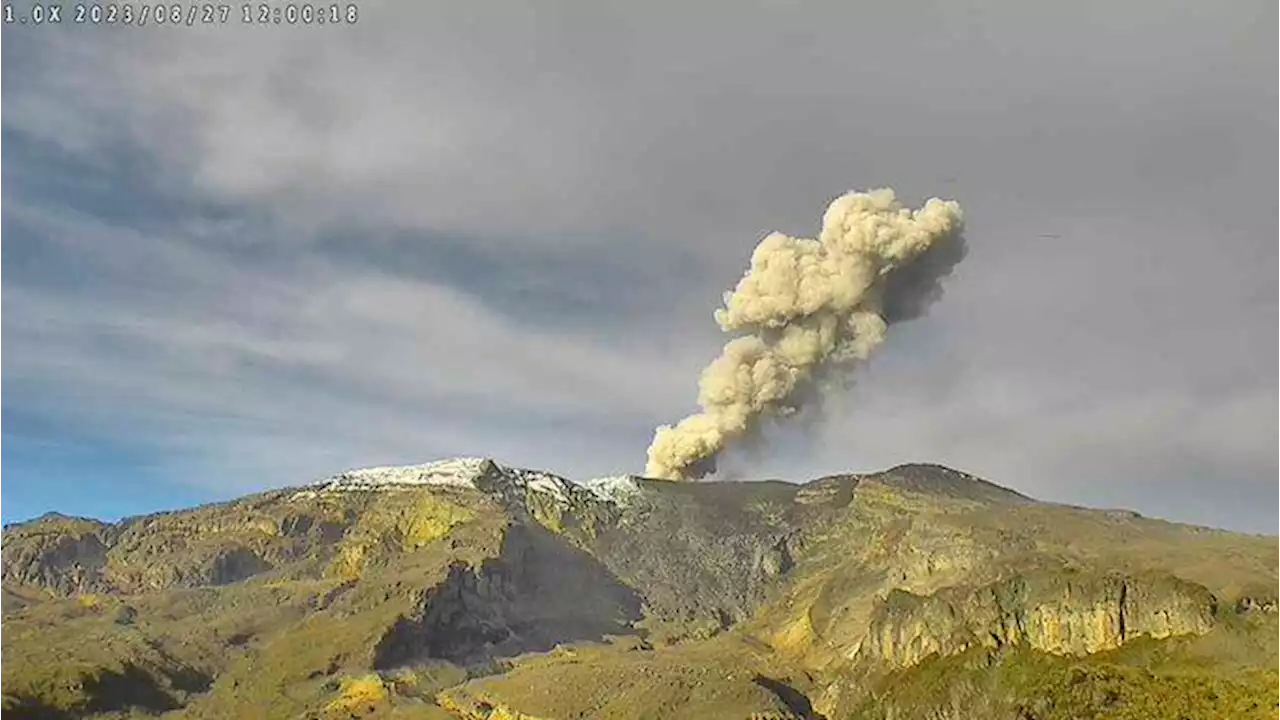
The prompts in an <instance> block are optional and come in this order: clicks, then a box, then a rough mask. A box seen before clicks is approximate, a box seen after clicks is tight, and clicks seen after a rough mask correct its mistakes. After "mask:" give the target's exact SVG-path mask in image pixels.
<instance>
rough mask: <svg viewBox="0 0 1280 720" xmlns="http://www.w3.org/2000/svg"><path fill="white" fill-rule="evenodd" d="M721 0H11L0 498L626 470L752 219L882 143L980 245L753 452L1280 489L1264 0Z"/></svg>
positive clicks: (999, 474) (753, 236) (1054, 479)
mask: <svg viewBox="0 0 1280 720" xmlns="http://www.w3.org/2000/svg"><path fill="white" fill-rule="evenodd" d="M729 7H730V6H728V5H725V4H723V3H721V4H716V3H706V4H698V6H697V8H695V9H684V10H681V11H679V12H677V11H675V10H673V9H665V8H663V7H658V6H652V5H648V4H646V5H644V6H643V7H641V6H635V7H631V8H626V9H623V8H622V7H621V6H617V7H613V6H597V7H592V8H590V9H588V8H586V7H582V6H580V5H576V4H572V3H554V2H553V3H549V4H542V5H540V6H539V9H538V10H537V11H536V12H535V11H533V10H530V9H518V8H516V7H514V6H509V7H506V8H503V9H500V10H499V9H493V10H486V9H482V8H476V7H472V6H470V5H469V4H468V5H459V4H436V3H414V4H411V5H406V4H404V3H400V4H392V3H386V2H378V1H377V0H370V1H369V2H365V3H363V4H362V5H361V9H362V13H361V19H360V22H359V24H358V25H357V26H355V27H348V28H323V29H321V28H242V27H238V26H236V25H235V23H232V24H231V25H229V26H226V27H214V28H193V29H185V28H165V29H155V28H151V29H146V28H141V29H140V28H132V29H128V30H121V29H108V28H95V29H92V31H91V32H87V31H86V30H85V28H74V27H64V28H52V27H45V28H38V29H37V28H10V27H6V28H5V29H4V41H5V42H4V44H3V47H0V56H2V57H0V60H2V61H3V65H2V66H0V71H2V72H3V91H2V93H3V95H2V97H0V107H2V108H3V113H2V119H3V129H2V132H3V135H2V136H0V150H2V154H0V160H2V170H3V173H2V180H3V188H2V197H0V225H2V227H0V234H2V235H3V257H2V260H3V263H2V265H0V270H2V273H0V274H2V278H0V279H2V281H3V308H4V310H3V348H4V349H5V350H7V351H8V352H5V353H3V355H2V356H0V358H2V364H3V367H2V368H0V377H2V379H3V418H2V421H3V422H2V424H3V451H4V454H3V480H4V484H3V497H2V499H0V515H3V520H4V521H5V522H11V521H14V520H20V519H24V518H27V517H31V516H33V515H37V514H40V513H42V512H45V511H46V510H51V509H56V510H59V511H62V512H68V513H76V514H87V515H94V516H99V517H112V518H114V517H119V516H123V515H128V514H134V513H143V512H150V511H154V510H158V509H164V508H173V507H181V506H185V505H189V504H193V503H198V502H206V501H211V500H218V499H225V498H230V497H234V496H237V495H239V494H243V493H246V492H251V491H255V490H259V489H263V488H268V487H274V486H280V485H285V484H297V483H302V482H307V481H309V480H312V479H316V478H318V477H321V476H324V475H328V474H332V473H334V472H337V471H340V470H343V469H347V468H351V467H360V466H368V465H383V464H392V463H400V462H421V461H426V460H430V459H434V458H439V457H445V456H452V455H464V454H465V455H487V456H492V457H495V458H497V459H499V460H500V461H503V462H508V463H511V464H516V465H524V466H530V467H538V468H543V469H548V470H552V471H556V472H560V473H562V474H565V475H568V476H570V477H586V476H591V475H600V474H611V473H616V472H636V471H639V470H640V469H641V467H642V466H643V460H644V449H645V447H646V445H647V444H648V441H649V439H650V437H651V434H652V430H653V428H654V427H655V426H656V425H657V424H659V423H666V422H672V421H674V420H676V419H678V418H679V417H681V416H683V415H684V414H686V413H687V412H689V411H690V410H692V409H693V405H694V400H695V397H696V381H697V374H698V372H699V370H700V368H701V367H702V365H703V364H705V363H706V362H707V361H708V360H709V359H711V358H712V357H714V355H715V354H716V352H717V350H718V348H719V346H720V344H721V343H722V342H723V341H724V338H723V337H722V336H721V335H720V334H719V333H718V331H717V329H716V326H715V324H714V322H713V320H712V319H711V313H712V311H713V310H714V309H715V307H716V305H717V304H718V303H719V302H720V299H721V294H722V293H723V292H724V290H726V289H728V288H730V287H731V286H732V285H733V283H734V282H735V281H736V280H737V278H738V277H739V276H740V274H741V273H742V271H743V269H745V267H746V265H747V262H748V258H749V255H750V252H751V249H752V247H753V246H754V245H755V243H756V242H758V240H759V239H760V238H761V237H762V236H763V235H764V234H766V233H767V232H769V231H771V230H781V231H784V232H787V233H790V234H793V235H811V234H812V233H814V232H816V230H817V226H818V223H819V220H820V217H821V213H822V210H823V209H824V208H825V206H826V204H827V203H828V202H829V201H830V200H831V198H833V197H835V196H836V195H839V194H841V193H843V192H844V191H846V190H850V189H867V188H873V187H880V186H891V187H894V188H896V189H897V190H898V192H899V195H900V196H901V197H903V198H904V199H905V200H907V201H908V202H911V203H918V202H920V201H921V200H923V199H924V198H927V197H930V196H933V195H940V196H944V197H953V198H955V199H957V200H959V201H960V202H961V204H962V205H963V206H964V207H965V210H966V213H967V217H968V225H967V228H968V229H967V238H968V244H969V248H970V251H969V256H968V257H967V258H966V259H965V261H964V262H963V263H962V264H961V265H960V266H959V268H958V269H957V271H956V272H955V274H954V275H953V276H952V277H951V278H950V279H949V281H948V283H947V289H946V295H945V297H944V298H943V299H942V301H941V302H939V303H937V304H936V305H935V306H933V308H932V309H931V311H930V314H929V315H928V316H927V317H925V318H922V319H919V320H915V321H912V322H911V323H908V324H905V325H902V326H900V327H895V328H894V329H893V332H892V334H891V336H890V338H889V341H888V342H887V343H886V345H885V347H884V348H883V349H882V351H881V352H880V354H879V355H877V356H876V357H875V358H874V359H873V360H872V362H871V363H869V365H867V366H866V367H865V368H863V370H862V371H861V372H860V374H859V375H858V376H857V378H855V383H854V385H853V387H852V388H851V389H850V390H849V391H848V392H847V393H845V394H843V395H841V396H840V397H837V398H833V399H832V401H831V402H830V403H829V406H828V407H827V409H826V410H827V412H826V417H825V418H824V420H823V422H821V423H818V424H817V425H816V426H806V427H805V429H804V431H803V432H801V431H800V430H798V429H796V428H787V427H781V428H774V429H773V430H771V431H770V433H769V434H768V437H767V442H766V444H765V445H764V446H763V447H761V448H757V449H755V450H754V451H753V452H752V453H749V454H748V453H741V452H740V453H735V454H734V455H732V456H731V457H730V458H728V461H727V464H726V467H727V469H728V471H729V472H731V473H732V474H734V475H742V476H750V477H765V476H769V477H785V478H788V479H793V480H803V479H807V478H810V477H814V476H816V475H820V474H822V473H827V472H836V471H845V470H873V469H878V468H882V467H885V466H888V465H891V464H894V463H897V462H905V461H928V462H943V463H947V464H951V465H953V466H956V467H959V468H961V469H964V470H967V471H970V472H973V473H976V474H979V475H982V476H984V477H987V478H989V479H991V480H993V481H995V482H998V483H1001V484H1004V485H1007V486H1010V487H1014V488H1016V489H1018V490H1020V491H1023V492H1026V493H1029V494H1031V495H1034V496H1037V497H1042V498H1046V499H1051V500H1056V501H1061V502H1070V503H1079V504H1089V505H1099V506H1123V507H1130V508H1134V509H1137V510H1139V511H1141V512H1144V513H1146V514H1149V515H1155V516H1161V517H1169V518H1173V519H1177V520H1183V521H1190V522H1200V523H1207V524H1214V525H1220V526H1226V527H1233V528H1238V529H1243V530H1251V531H1264V532H1275V531H1276V529H1277V527H1276V523H1277V520H1276V519H1275V518H1276V516H1273V515H1270V508H1271V507H1273V506H1275V504H1276V501H1277V484H1276V482H1275V479H1276V477H1277V475H1278V473H1280V470H1278V468H1277V455H1276V450H1275V448H1276V444H1275V438H1276V437H1277V435H1278V434H1280V430H1278V428H1277V425H1276V422H1277V421H1276V417H1277V416H1276V414H1275V408H1276V406H1277V403H1276V400H1277V384H1276V376H1275V375H1274V374H1273V370H1272V369H1273V367H1275V366H1276V364H1277V362H1276V361H1277V358H1276V355H1275V352H1276V350H1275V348H1276V347H1277V343H1276V342H1275V341H1276V340H1277V337H1276V335H1275V334H1274V333H1275V332H1276V331H1275V330H1274V328H1276V327H1277V322H1276V321H1277V313H1276V309H1277V306H1276V300H1275V298H1276V296H1277V293H1276V275H1273V274H1272V272H1271V267H1273V266H1274V265H1275V264H1276V261H1277V245H1276V243H1275V241H1274V238H1275V235H1276V212H1275V205H1274V197H1275V193H1274V192H1273V191H1275V190H1276V186H1275V182H1276V181H1275V179H1274V178H1275V175H1274V173H1273V166H1272V165H1271V160H1270V158H1271V157H1272V152H1271V151H1272V150H1275V149H1276V146H1275V142H1276V140H1275V138H1276V136H1277V132H1276V131H1277V127H1276V114H1275V109H1274V108H1275V107H1276V100H1277V97H1276V87H1277V82H1276V75H1275V71H1274V70H1273V69H1272V68H1274V65H1273V64H1272V62H1271V59H1272V51H1273V49H1274V36H1273V35H1271V34H1270V33H1271V31H1270V28H1272V27H1274V24H1275V21H1276V7H1275V4H1274V3H1265V2H1260V1H1259V2H1250V3H1245V4H1242V5H1239V4H1238V5H1235V6H1233V7H1232V8H1231V11H1230V12H1223V11H1221V9H1220V8H1215V7H1212V6H1207V5H1204V4H1203V3H1193V2H1162V3H1134V4H1130V5H1127V6H1124V7H1115V6H1114V5H1113V4H1109V3H1102V2H1082V3H1072V4H1070V6H1069V7H1066V6H1064V7H1058V8H1048V7H1030V6H1028V5H1027V4H1024V3H1013V2H996V3H965V2H959V3H946V4H945V5H937V4H932V3H930V4H924V3H893V4H883V5H882V6H878V7H870V6H868V7H846V4H843V3H799V2H768V3H759V4H748V5H742V4H735V5H733V6H732V10H730V9H729ZM730 18H731V21H730Z"/></svg>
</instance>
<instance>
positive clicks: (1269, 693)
mask: <svg viewBox="0 0 1280 720" xmlns="http://www.w3.org/2000/svg"><path fill="white" fill-rule="evenodd" d="M2 549H3V599H4V607H3V609H4V615H3V630H4V634H3V650H4V657H3V659H4V663H3V693H4V713H5V716H6V717H15V718H21V717H27V718H80V717H100V718H141V717H165V718H352V717H371V718H372V717H385V718H470V719H479V718H488V719H490V720H499V719H502V718H507V719H514V718H521V719H526V720H535V719H538V720H552V719H558V718H636V719H637V720H638V719H640V718H741V719H743V720H746V719H747V718H755V719H764V718H779V719H781V718H786V719H795V718H801V719H804V718H807V719H813V718H828V719H830V720H835V719H836V718H841V719H843V718H883V719H888V718H935V719H938V720H944V719H953V720H960V719H961V718H992V719H998V718H1010V719H1013V718H1018V719H1020V720H1029V719H1036V720H1050V719H1054V718H1064V719H1065V718H1170V719H1173V718H1275V717H1276V709H1277V691H1276V688H1277V682H1278V681H1280V678H1278V677H1277V670H1276V668H1277V641H1276V638H1277V630H1278V627H1277V613H1276V604H1277V565H1278V564H1280V559H1278V557H1277V539H1276V538H1275V537H1271V536H1249V535H1241V534H1236V533H1231V532H1225V531H1221V530H1214V529H1210V528H1204V527H1194V526H1189V525H1180V524H1175V523H1170V522H1165V521H1161V520H1153V519H1147V518H1144V517H1141V516H1140V515H1138V514H1136V513H1133V512H1128V511H1115V510H1091V509H1086V508H1079V507H1070V506H1064V505H1057V504H1051V503H1045V502H1039V501H1036V500H1034V499H1031V498H1028V497H1026V496H1024V495H1021V494H1019V493H1017V492H1014V491H1012V490H1009V489H1006V488H1003V487H1001V486H999V485H995V484H993V483H990V482H987V481H984V480H981V479H979V478H976V477H973V476H971V475H968V474H965V473H963V472H958V471H955V470H951V469H948V468H944V467H939V466H936V465H905V466H900V467H895V468H892V469H890V470H886V471H884V472H879V473H871V474H846V475H836V476H831V477H824V478H820V479H816V480H812V481H810V482H807V483H804V484H793V483H787V482H778V481H769V482H712V483H676V482H667V481H661V480H651V479H644V478H639V477H632V476H623V477H615V478H605V479H599V480H591V481H586V482H581V483H578V482H571V481H569V480H567V479H565V478H562V477H559V476H556V475H553V474H551V473H546V472H537V471H531V470H522V469H516V468H510V467H505V466H503V465H501V464H498V463H496V462H494V461H492V460H486V459H467V458H463V459H456V460H447V461H442V462H437V463H431V464H427V465H418V466H409V467H392V468H372V469H367V470H357V471H351V472H346V473H342V474H340V475H337V476H335V477H332V478H328V479H325V480H323V481H320V482H318V483H313V484H311V485H308V486H304V487H291V488H284V489H279V490H272V491H269V492H264V493H259V494H255V495H250V496H247V497H244V498H240V499H238V500H234V501H231V502H226V503H218V504H212V505H206V506H202V507H197V508H192V509H189V510H183V511H177V512H166V513H158V514H154V515H148V516H143V517H133V518H127V519H124V520H121V521H120V522H116V523H104V522H99V521H96V520H91V519H85V518H73V517H67V516H63V515H58V514H53V513H51V514H47V515H45V516H42V517H40V518H37V519H35V520H31V521H29V522H24V523H20V524H15V525H11V526H7V527H6V528H5V529H4V533H3V545H2Z"/></svg>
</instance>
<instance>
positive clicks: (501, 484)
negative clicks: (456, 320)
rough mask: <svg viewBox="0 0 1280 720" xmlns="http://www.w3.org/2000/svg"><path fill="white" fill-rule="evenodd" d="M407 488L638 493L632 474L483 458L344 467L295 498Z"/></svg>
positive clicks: (624, 496)
mask: <svg viewBox="0 0 1280 720" xmlns="http://www.w3.org/2000/svg"><path fill="white" fill-rule="evenodd" d="M412 486H437V487H455V488H465V489H468V490H477V491H480V492H484V493H489V494H497V495H501V496H505V497H508V498H515V497H519V496H520V495H522V494H523V493H526V492H535V493H539V494H542V495H548V496H550V497H552V498H554V499H555V501H556V502H557V503H560V504H563V505H568V504H569V503H570V502H571V500H572V499H573V498H574V496H575V495H576V496H582V495H583V494H584V491H586V493H589V495H588V496H589V497H592V498H594V499H596V500H600V501H604V502H609V503H612V504H615V505H625V504H626V503H627V501H628V500H630V499H632V498H634V497H635V496H636V495H638V494H639V493H640V486H639V484H638V483H637V481H636V478H635V476H632V475H618V476H613V477H606V478H596V479H592V480H586V481H584V482H580V483H578V482H573V481H570V480H566V479H565V478H562V477H560V476H558V475H553V474H551V473H547V472H541V471H538V470H526V469H523V468H512V467H507V466H504V465H500V464H499V463H497V462H494V461H493V460H491V459H489V458H477V457H463V458H451V459H448V460H439V461H436V462H430V463H425V464H421V465H399V466H388V467H372V468H364V469H360V470H347V471H346V472H341V473H338V474H337V475H334V476H332V477H328V478H325V479H323V480H320V481H318V482H316V483H314V484H313V485H312V486H311V488H310V489H307V490H303V491H301V492H299V493H296V494H295V497H301V496H308V497H310V496H314V495H315V494H317V493H322V492H360V491H363V492H370V491H386V490H392V489H395V488H403V487H412Z"/></svg>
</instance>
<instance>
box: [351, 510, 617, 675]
mask: <svg viewBox="0 0 1280 720" xmlns="http://www.w3.org/2000/svg"><path fill="white" fill-rule="evenodd" d="M640 617H641V599H640V596H639V595H638V594H637V593H636V592H635V591H634V590H632V589H631V588H629V587H627V586H625V585H623V584H622V583H620V582H619V581H618V579H617V578H616V577H614V576H613V575H612V574H611V573H610V572H609V571H608V570H607V569H606V568H605V567H604V566H602V565H601V564H600V563H599V562H598V561H597V560H595V559H594V558H592V557H591V556H590V555H588V554H586V553H584V552H582V551H580V550H577V549H574V548H572V547H569V546H567V545H565V544H564V543H563V542H562V541H560V540H559V538H557V537H555V536H554V535H552V534H551V533H549V532H547V531H546V530H544V529H542V528H541V527H538V526H536V525H533V526H530V525H512V526H511V527H509V528H508V529H507V531H506V534H505V536H504V538H503V542H502V546H501V550H500V552H499V554H498V556H497V557H495V558H490V559H486V560H484V561H482V562H481V563H479V564H478V565H474V566H473V565H469V564H467V563H454V564H453V565H451V566H450V567H449V571H448V574H447V576H446V577H445V579H444V580H443V581H442V582H440V583H439V584H437V585H436V586H434V587H431V588H429V589H427V590H426V591H425V592H424V593H423V595H422V599H421V602H420V604H419V607H418V609H417V610H416V611H415V612H414V613H413V614H412V615H411V616H407V617H401V618H400V619H399V620H397V621H396V623H395V625H394V626H393V627H392V628H391V630H390V632H388V633H387V634H386V635H384V636H383V637H382V639H381V640H380V641H379V642H378V646H377V649H376V650H375V652H374V666H375V667H379V668H387V667H394V666H397V665H402V664H405V663H407V662H411V661H421V660H427V659H440V660H449V661H451V662H455V663H458V664H462V665H467V664H475V663H480V662H484V661H486V660H488V659H490V658H493V657H502V656H511V655H517V654H520V653H524V652H530V651H542V650H549V649H551V648H552V647H555V646H556V645H557V644H561V643H568V642H574V641H581V640H600V639H602V638H603V637H604V636H606V635H620V634H626V633H629V632H632V631H633V630H632V627H631V626H632V623H634V622H635V621H636V620H639V619H640Z"/></svg>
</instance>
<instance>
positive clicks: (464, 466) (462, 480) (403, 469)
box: [316, 458, 493, 490]
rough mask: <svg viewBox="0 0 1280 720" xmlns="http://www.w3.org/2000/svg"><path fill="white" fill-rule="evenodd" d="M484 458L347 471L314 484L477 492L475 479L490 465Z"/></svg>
mask: <svg viewBox="0 0 1280 720" xmlns="http://www.w3.org/2000/svg"><path fill="white" fill-rule="evenodd" d="M492 463H493V461H492V460H487V459H485V458H451V459H449V460H440V461H437V462H431V463H425V464H422V465H401V466H388V467H372V468H364V469H361V470H348V471H346V472H342V473H338V474H337V475H334V476H333V477H330V478H325V479H324V480H321V481H320V482H318V483H316V484H317V485H321V486H323V488H324V489H326V490H376V489H379V488H383V487H387V486H394V485H445V486H449V487H461V488H468V489H471V490H476V489H478V488H477V487H476V480H477V479H479V478H480V477H481V476H482V475H484V472H485V465H486V464H492Z"/></svg>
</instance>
